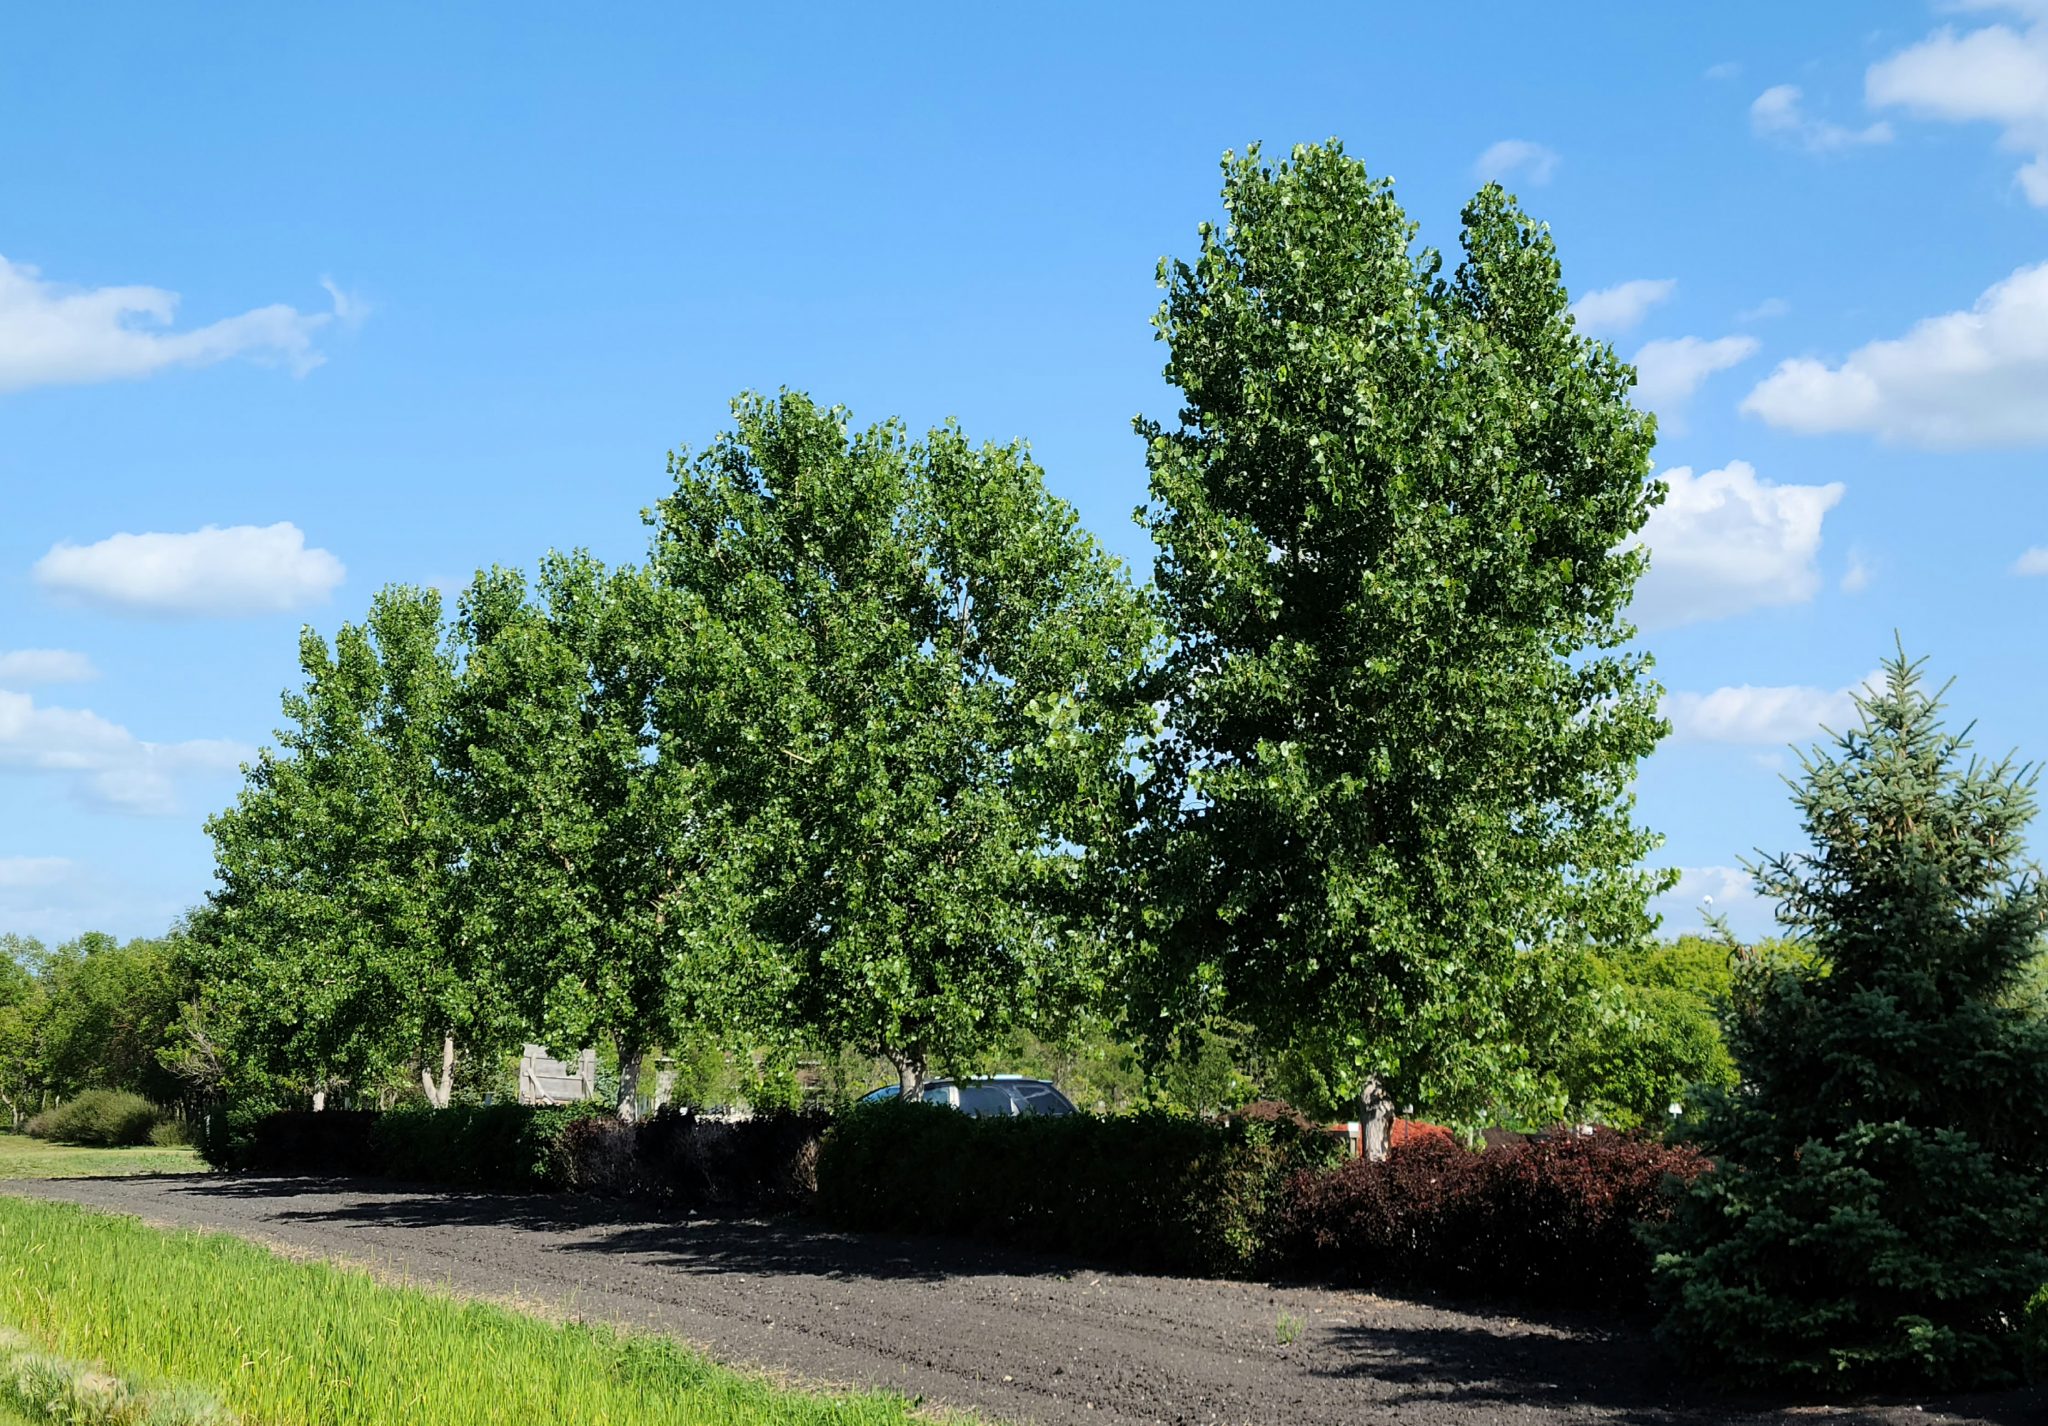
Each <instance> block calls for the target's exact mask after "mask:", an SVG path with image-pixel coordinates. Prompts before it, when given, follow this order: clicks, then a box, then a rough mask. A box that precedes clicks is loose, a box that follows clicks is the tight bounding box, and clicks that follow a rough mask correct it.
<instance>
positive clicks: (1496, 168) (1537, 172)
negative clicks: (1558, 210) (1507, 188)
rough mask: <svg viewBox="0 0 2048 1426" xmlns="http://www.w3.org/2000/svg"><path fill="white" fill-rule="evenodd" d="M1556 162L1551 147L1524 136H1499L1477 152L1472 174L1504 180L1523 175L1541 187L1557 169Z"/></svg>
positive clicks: (1480, 177)
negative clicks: (1493, 142) (1488, 146)
mask: <svg viewBox="0 0 2048 1426" xmlns="http://www.w3.org/2000/svg"><path fill="white" fill-rule="evenodd" d="M1560 162H1561V160H1560V159H1559V158H1558V156H1557V151H1556V150H1555V149H1548V148H1545V147H1544V146H1543V145H1542V144H1537V143H1531V142H1530V141H1529V140H1527V139H1502V140H1501V141H1500V142H1499V143H1497V144H1494V145H1493V146H1492V147H1491V148H1489V149H1487V151H1486V152H1485V153H1483V154H1481V155H1479V160H1478V162H1476V163H1474V164H1473V165H1472V176H1473V177H1474V178H1478V179H1482V180H1493V179H1500V180H1506V179H1510V178H1513V177H1514V176H1515V175H1516V174H1523V175H1526V176H1527V178H1528V180H1529V182H1530V183H1532V184H1534V185H1535V186H1536V187H1538V188H1541V187H1542V186H1543V185H1544V184H1546V183H1548V182H1550V176H1551V175H1552V174H1554V173H1556V172H1557V165H1558V164H1559V163H1560Z"/></svg>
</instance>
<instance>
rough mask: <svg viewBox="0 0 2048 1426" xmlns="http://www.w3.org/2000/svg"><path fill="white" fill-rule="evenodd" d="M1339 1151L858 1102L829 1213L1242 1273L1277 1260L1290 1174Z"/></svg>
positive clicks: (1166, 1119)
mask: <svg viewBox="0 0 2048 1426" xmlns="http://www.w3.org/2000/svg"><path fill="white" fill-rule="evenodd" d="M1341 1152H1342V1145H1340V1144H1338V1143H1337V1142H1336V1141H1335V1140H1333V1139H1331V1138H1330V1137H1329V1136H1327V1135H1323V1134H1319V1133H1316V1132H1315V1131H1313V1130H1308V1129H1303V1128H1300V1127H1298V1126H1296V1125H1295V1124H1293V1123H1291V1122H1289V1121H1288V1120H1286V1119H1263V1120H1239V1121H1236V1122H1234V1123H1230V1124H1216V1123H1211V1122H1208V1121H1205V1120H1199V1119H1189V1118H1185V1117H1182V1116H1178V1115H1170V1114H1164V1113H1144V1114H1135V1115H1131V1116H1128V1117H1121V1118H1098V1117H1096V1116H1094V1115H1088V1114H1077V1115H1072V1116H1069V1117H1064V1118H1039V1117H1035V1116H1033V1117H1024V1118H1017V1119H976V1118H970V1117H968V1116H967V1115H964V1114H957V1113H954V1112H953V1111H951V1110H947V1109H940V1108H935V1107H932V1106H929V1105H923V1104H898V1103H894V1102H889V1103H883V1104H877V1105H868V1106H862V1107H859V1108H856V1109H854V1110H853V1111H851V1112H849V1113H847V1114H845V1115H843V1116H841V1118H840V1119H839V1121H838V1122H837V1123H836V1124H835V1125H834V1126H833V1128H832V1132H831V1133H830V1134H828V1135H826V1136H825V1141H824V1144H823V1146H822V1149H821V1151H820V1153H819V1157H818V1208H819V1211H820V1212H821V1213H822V1214H823V1215H824V1217H825V1218H826V1219H827V1220H828V1221H829V1222H832V1223H834V1224H836V1225H838V1226H841V1227H846V1228H857V1229H870V1230H886V1231H892V1232H922V1233H947V1234H954V1235H959V1236H964V1237H974V1238H982V1239H986V1240H991V1241H995V1242H1002V1243H1010V1244H1015V1245H1018V1246H1022V1247H1029V1248H1035V1249H1043V1250H1047V1251H1054V1252H1063V1253H1074V1254H1079V1255H1082V1256H1085V1257H1093V1258H1098V1259H1103V1260H1109V1261H1118V1262H1127V1263H1131V1264H1133V1265H1136V1266H1139V1267H1146V1268H1154V1269H1160V1270H1165V1271H1172V1272H1188V1273H1202V1274H1218V1275H1225V1276H1234V1275H1241V1274H1243V1273H1246V1272H1250V1271H1254V1270H1257V1269H1259V1268H1260V1267H1263V1266H1264V1265H1265V1259H1266V1257H1267V1242H1268V1236H1269V1235H1268V1225H1269V1223H1270V1222H1271V1221H1272V1219H1273V1218H1274V1215H1275V1213H1276V1210H1277V1209H1278V1208H1279V1206H1280V1201H1281V1198H1282V1196H1283V1194H1284V1192H1285V1190H1286V1187H1287V1185H1288V1183H1289V1181H1290V1180H1291V1179H1293V1178H1294V1177H1295V1176H1296V1175H1297V1174H1299V1173H1302V1172H1304V1171H1308V1170H1313V1169H1316V1168H1318V1167H1320V1166H1326V1165H1328V1164H1329V1163H1331V1162H1333V1161H1334V1160H1335V1158H1336V1157H1337V1156H1338V1155H1339V1154H1341Z"/></svg>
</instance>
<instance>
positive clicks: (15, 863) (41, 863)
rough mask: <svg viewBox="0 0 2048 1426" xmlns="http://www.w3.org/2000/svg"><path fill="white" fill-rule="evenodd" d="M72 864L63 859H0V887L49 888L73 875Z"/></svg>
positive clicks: (14, 888) (9, 888) (13, 888)
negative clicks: (53, 883)
mask: <svg viewBox="0 0 2048 1426" xmlns="http://www.w3.org/2000/svg"><path fill="white" fill-rule="evenodd" d="M71 869H72V863H71V862H69V861H67V860H66V859H65V858H63V857H0V887H5V888H7V889H8V890H10V891H11V890H17V889H19V888H22V887H31V886H48V885H50V883H52V882H55V881H62V880H63V879H64V878H65V877H66V876H68V875H70V874H71Z"/></svg>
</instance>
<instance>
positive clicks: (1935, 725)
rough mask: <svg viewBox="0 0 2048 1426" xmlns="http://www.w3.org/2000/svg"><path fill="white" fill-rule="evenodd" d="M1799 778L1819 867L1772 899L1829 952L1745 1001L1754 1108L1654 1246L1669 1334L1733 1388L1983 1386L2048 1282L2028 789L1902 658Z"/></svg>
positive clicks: (1735, 1037)
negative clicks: (1953, 728)
mask: <svg viewBox="0 0 2048 1426" xmlns="http://www.w3.org/2000/svg"><path fill="white" fill-rule="evenodd" d="M1885 672H1886V678H1885V685H1884V687H1883V688H1882V689H1881V690H1879V691H1877V692H1874V693H1872V694H1869V695H1868V696H1866V697H1862V698H1859V700H1858V707H1859V709H1860V711H1861V726H1860V727H1858V728H1856V729H1854V730H1852V731H1850V732H1848V733H1846V734H1844V735H1843V736H1842V737H1840V738H1839V739H1838V740H1837V741H1836V743H1835V745H1834V747H1833V749H1832V750H1831V751H1829V752H1826V753H1821V752H1816V754H1815V755H1813V756H1812V757H1810V758H1808V759H1807V760H1806V762H1805V775H1804V778H1803V780H1802V781H1801V782H1800V783H1799V784H1797V785H1796V789H1795V800H1796V802H1797V804H1798V806H1799V809H1800V813H1801V818H1802V821H1803V823H1804V826H1805V829H1806V832H1807V834H1808V836H1809V837H1810V838H1811V839H1812V843H1813V850H1812V851H1810V852H1805V853H1798V854H1793V855H1788V856H1779V857H1773V858H1771V859H1769V860H1768V861H1766V862H1764V863H1763V864H1762V865H1761V866H1760V867H1758V868H1757V869H1756V880H1757V886H1758V889H1759V890H1760V891H1762V892H1763V893H1764V894H1765V895H1766V896H1769V897H1772V898H1774V899H1776V900H1777V901H1778V903H1779V911H1778V916H1779V919H1780V920H1781V921H1782V922H1783V923H1784V924H1785V925H1786V926H1787V927H1788V928H1790V929H1791V930H1792V931H1793V932H1794V933H1795V935H1796V937H1797V939H1798V941H1799V943H1800V944H1801V945H1802V946H1803V947H1804V949H1806V950H1807V951H1808V952H1810V953H1811V959H1810V960H1809V961H1807V962H1806V963H1804V964H1801V963H1798V962H1797V961H1793V960H1790V959H1775V960H1772V961H1756V962H1752V963H1751V964H1750V965H1748V966H1746V967H1744V968H1743V970H1742V972H1741V973H1740V975H1739V978H1738V982H1737V986H1736V1006H1737V1008H1736V1013H1735V1014H1734V1016H1733V1017H1732V1020H1731V1024H1730V1041H1731V1048H1732V1049H1733V1051H1734V1054H1735V1058H1736V1062H1737V1064H1738V1066H1739V1067H1740V1069H1741V1073H1742V1080H1743V1083H1742V1087H1741V1088H1740V1089H1739V1090H1737V1091H1736V1092H1734V1093H1732V1094H1727V1095H1722V1096H1718V1097H1710V1099H1709V1101H1708V1103H1707V1107H1706V1109H1705V1112H1704V1116H1703V1122H1702V1124H1701V1126H1700V1128H1699V1131H1698V1133H1699V1138H1700V1141H1701V1143H1702V1144H1703V1146H1704V1147H1705V1148H1706V1149H1707V1150H1708V1151H1709V1152H1710V1153H1712V1154H1713V1155H1714V1156H1715V1158H1716V1159H1717V1161H1718V1168H1717V1171H1716V1172H1714V1173H1712V1174H1709V1175H1706V1176H1705V1177H1703V1178H1702V1179H1700V1180H1699V1181H1698V1182H1697V1183H1696V1184H1695V1185H1694V1186H1693V1187H1692V1189H1691V1190H1690V1192H1689V1193H1688V1195H1687V1197H1686V1199H1685V1200H1684V1201H1683V1203H1682V1204H1681V1206H1680V1211H1679V1214H1678V1216H1677V1218H1676V1219H1675V1221H1674V1222H1673V1223H1672V1224H1671V1225H1670V1227H1669V1228H1668V1229H1667V1230H1666V1231H1665V1232H1664V1233H1663V1234H1662V1235H1661V1239H1662V1241H1661V1242H1660V1246H1661V1247H1662V1248H1663V1249H1664V1251H1663V1252H1662V1253H1661V1254H1660V1255H1659V1258H1658V1274H1659V1279H1660V1282H1661V1284H1662V1286H1663V1289H1664V1290H1665V1292H1666V1293H1667V1295H1668V1302H1669V1312H1668V1315H1667V1317H1666V1318H1665V1321H1664V1324H1663V1330H1664V1333H1665V1334H1666V1336H1667V1337H1668V1339H1669V1340H1671V1341H1672V1342H1673V1343H1675V1344H1676V1345H1677V1346H1679V1347H1680V1348H1681V1349H1682V1350H1683V1351H1684V1352H1685V1353H1686V1354H1687V1355H1688V1356H1689V1357H1691V1358H1692V1359H1693V1361H1694V1362H1695V1363H1696V1364H1697V1365H1701V1366H1704V1367H1707V1368H1709V1369H1712V1370H1715V1371H1718V1372H1720V1373H1722V1374H1724V1375H1727V1376H1730V1377H1733V1378H1736V1379H1738V1380H1742V1381H1747V1382H1753V1383H1763V1382H1783V1383H1787V1384H1795V1385H1799V1386H1814V1385H1819V1386H1824V1387H1833V1388H1838V1389H1849V1388H1861V1387H1866V1386H1872V1385H1904V1384H1909V1383H1910V1384H1925V1385H1934V1386H1953V1385H1964V1384H1978V1385H1981V1384H1988V1383H1991V1382H1994V1381H1998V1380H2002V1379H2004V1378H2005V1377H2007V1376H2008V1375H2009V1374H2010V1372H2011V1370H2012V1367H2013V1365H2014V1362H2015V1359H2016V1352H2017V1340H2016V1334H2015V1330H2014V1328H2015V1325H2016V1323H2017V1319H2018V1317H2019V1314H2020V1310H2021V1307H2022V1304H2024V1303H2025V1302H2026V1300H2027V1297H2028V1295H2029V1294H2030V1293H2031V1292H2032V1291H2034V1290H2035V1289H2036V1288H2038V1287H2039V1286H2040V1285H2041V1283H2042V1281H2043V1279H2044V1278H2048V1252H2044V1251H2043V1250H2044V1247H2048V1191H2044V1184H2048V1023H2044V1021H2043V1020H2042V1018H2041V1016H2040V1014H2039V1012H2038V1011H2037V1010H2036V1009H2034V1008H2032V1007H2031V1006H2030V1005H2029V1004H2028V1003H2026V999H2025V997H2024V996H2023V995H2022V994H2021V992H2022V990H2023V987H2024V985H2025V983H2026V979H2027V977H2028V975H2029V973H2030V971H2031V970H2032V969H2033V966H2034V963H2035V961H2036V960H2037V958H2038V955H2039V937H2040V934H2041V929H2042V921H2043V917H2044V914H2048V892H2044V890H2043V887H2042V883H2041V878H2040V873H2039V871H2038V870H2037V869H2036V868H2035V866H2034V865H2033V864H2032V863H2031V862H2028V861H2027V860H2025V854H2024V851H2023V848H2022V844H2021V833H2022V831H2023V829H2024V828H2025V826H2026V824H2027V821H2028V819H2029V818H2030V817H2031V816H2032V815H2033V812H2034V791H2033V787H2034V778H2033V774H2032V772H2031V771H2030V770H2029V769H2028V768H2026V767H2022V766H2018V765H2016V764H2015V763H2014V762H2013V760H2012V759H2011V758H2010V757H2008V758H2006V759H2004V760H2002V761H1999V762H1997V763H1988V764H1987V763H1984V762H1980V761H1978V760H1977V759H1975V758H1968V759H1966V757H1965V753H1966V750H1967V749H1968V747H1969V742H1968V730H1967V729H1965V730H1964V731H1963V732H1962V733H1952V732H1948V731H1945V730H1944V728H1943V726H1942V722H1941V717H1940V713H1941V696H1940V694H1939V693H1929V692H1928V691H1927V690H1926V689H1925V688H1924V687H1923V686H1922V682H1921V669H1920V665H1919V664H1918V663H1917V662H1908V661H1907V660H1906V658H1905V656H1904V655H1903V654H1901V655H1900V656H1899V657H1898V658H1897V659H1895V660H1893V661H1891V662H1890V663H1888V664H1887V665H1886V671H1885Z"/></svg>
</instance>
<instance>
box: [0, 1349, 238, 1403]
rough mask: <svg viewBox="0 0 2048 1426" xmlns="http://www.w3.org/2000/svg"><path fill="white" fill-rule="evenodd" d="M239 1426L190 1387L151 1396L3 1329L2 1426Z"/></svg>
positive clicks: (0, 1361)
mask: <svg viewBox="0 0 2048 1426" xmlns="http://www.w3.org/2000/svg"><path fill="white" fill-rule="evenodd" d="M14 1422H61V1423H63V1426H234V1420H233V1418H232V1417H230V1416H229V1415H228V1414H227V1412H225V1411H223V1410H222V1409H221V1406H220V1403H219V1402H217V1401H215V1400H213V1399H212V1398H211V1397H209V1396H207V1395H206V1394H205V1393H204V1392H200V1391H194V1390H192V1389H191V1388H190V1387H171V1388H167V1389H158V1390H149V1389H146V1388H143V1387H138V1386H137V1385H135V1383H133V1382H129V1381H123V1380H122V1379H121V1378H119V1377H117V1376H115V1375H113V1374H112V1373H110V1372H107V1371H103V1370H101V1369H100V1368H99V1367H98V1366H96V1365H93V1364H90V1363H86V1362H74V1361H70V1360H68V1359H66V1358H64V1357H54V1356H51V1355H49V1354H48V1353H46V1352H42V1351H38V1350H37V1349H36V1347H35V1344H34V1343H32V1342H30V1341H29V1339H28V1338H27V1337H25V1336H23V1335H22V1334H21V1333H19V1332H16V1331H14V1330H13V1329H12V1328H9V1327H0V1426H7V1423H14Z"/></svg>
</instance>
